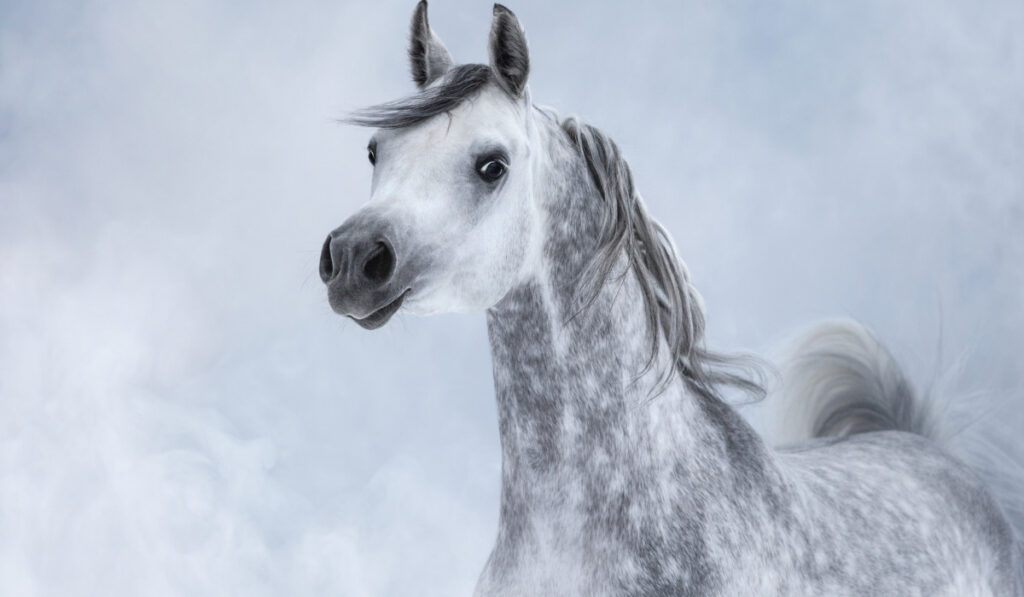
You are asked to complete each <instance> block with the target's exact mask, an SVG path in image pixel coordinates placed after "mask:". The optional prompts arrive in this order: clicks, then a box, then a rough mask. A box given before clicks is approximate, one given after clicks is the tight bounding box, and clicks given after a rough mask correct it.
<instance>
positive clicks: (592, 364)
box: [320, 1, 1024, 597]
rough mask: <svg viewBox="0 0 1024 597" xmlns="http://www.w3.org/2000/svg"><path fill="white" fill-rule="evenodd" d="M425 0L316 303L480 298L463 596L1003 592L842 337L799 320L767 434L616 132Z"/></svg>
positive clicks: (328, 246) (1018, 573)
mask: <svg viewBox="0 0 1024 597" xmlns="http://www.w3.org/2000/svg"><path fill="white" fill-rule="evenodd" d="M426 8H427V7H426V2H425V1H424V2H420V3H419V5H418V6H417V7H416V9H415V12H414V14H413V20H412V31H411V43H410V48H409V58H410V60H411V63H412V76H413V79H414V81H415V83H416V85H417V87H418V91H417V92H416V93H415V94H413V95H411V96H410V97H408V98H405V99H401V100H397V101H393V102H389V103H384V104H381V105H379V106H376V107H373V108H369V109H365V110H362V111H359V112H355V113H353V114H352V115H351V117H350V118H349V120H350V122H352V123H354V124H357V125H361V126H367V127H371V128H373V129H375V132H374V134H373V137H372V139H371V140H370V142H369V147H368V153H369V160H370V162H371V163H372V164H373V179H372V190H371V195H370V201H369V203H368V204H367V205H366V206H365V207H364V208H362V209H361V210H359V211H358V212H357V213H356V214H355V215H353V216H351V217H350V218H349V219H348V220H347V221H346V222H344V223H343V224H342V225H341V226H340V227H338V228H337V229H335V230H334V231H332V232H331V233H330V236H329V237H328V238H327V240H326V242H325V243H324V246H323V251H322V254H321V258H320V275H321V277H322V279H323V281H324V283H325V284H326V285H327V291H328V298H329V302H330V305H331V307H332V308H333V309H334V310H335V311H336V312H337V313H339V314H341V315H344V316H347V317H349V318H351V319H353V320H354V321H355V322H356V323H358V324H359V325H360V326H362V327H364V328H368V329H373V328H378V327H380V326H382V325H384V324H385V323H387V321H388V320H389V319H390V318H391V317H392V316H393V315H394V314H395V313H396V312H397V311H398V310H399V309H405V310H407V311H409V312H413V313H417V314H432V313H439V312H467V311H485V312H486V317H487V329H488V334H489V338H490V346H491V353H492V358H493V365H494V386H495V394H496V399H497V405H498V420H499V431H500V435H501V453H502V468H501V504H500V517H499V527H498V532H497V539H496V542H495V545H494V548H493V550H492V552H491V554H490V557H489V559H488V560H487V564H486V566H485V568H484V570H483V572H482V574H481V576H480V579H479V582H478V584H477V589H476V594H477V595H481V596H483V595H488V596H489V595H512V596H519V597H522V596H535V595H559V596H563V595H586V596H601V595H672V596H675V595H901V596H906V595H975V594H983V595H1024V550H1022V544H1021V542H1020V539H1019V537H1018V536H1017V535H1016V532H1018V531H1019V529H1018V531H1015V529H1014V525H1013V524H1012V523H1011V522H1010V518H1009V517H1008V515H1007V514H1006V512H1008V511H1009V508H1010V506H1011V504H1006V503H1003V504H1000V503H999V501H998V500H997V499H996V498H995V497H994V494H993V493H992V492H991V491H990V490H989V489H987V486H986V484H985V483H984V482H983V480H982V478H981V477H980V476H979V475H978V474H977V472H976V471H975V469H973V468H971V467H969V466H967V465H966V464H964V463H962V462H961V461H959V460H957V459H955V458H954V457H952V456H950V455H948V454H947V453H946V452H945V451H944V449H943V448H942V447H941V446H940V444H939V443H938V442H937V441H936V439H935V437H934V433H932V429H933V425H932V422H933V419H934V418H935V415H936V413H935V412H934V408H931V407H930V406H929V404H927V403H925V402H924V401H922V400H921V399H920V398H919V397H917V396H916V395H915V394H914V393H913V391H912V390H911V388H910V385H909V384H908V383H907V382H906V380H905V378H904V377H903V375H902V374H901V373H900V370H899V368H898V366H897V365H896V364H895V362H894V361H893V359H892V358H891V357H890V355H889V353H888V352H887V351H886V350H885V349H884V348H883V347H882V346H881V345H880V344H879V343H878V342H877V341H876V340H875V338H874V336H872V334H871V333H869V332H868V331H867V330H866V329H864V328H863V327H861V326H860V325H858V324H856V323H853V322H848V321H838V322H829V323H825V324H819V325H818V326H817V327H815V328H813V329H811V331H809V332H808V333H807V335H805V336H804V337H803V340H802V342H801V343H800V345H799V347H798V350H797V353H796V356H795V358H794V359H793V360H792V364H791V366H789V367H788V368H785V369H784V370H783V372H782V374H781V375H782V377H783V378H784V379H785V381H786V384H785V386H786V387H788V388H790V389H791V392H796V394H795V395H794V396H793V399H795V400H796V401H797V402H798V404H799V405H800V414H799V416H794V417H793V420H792V421H791V423H792V424H793V425H796V426H801V425H802V428H804V429H806V434H805V436H804V438H803V441H801V442H799V443H797V444H795V445H791V446H788V447H784V448H772V447H770V446H769V445H768V444H767V443H766V442H765V441H764V440H763V439H762V438H761V437H760V436H759V435H758V434H757V433H756V432H755V431H754V430H753V428H752V427H750V426H749V425H748V424H747V423H746V422H745V420H744V419H743V418H741V416H740V415H739V414H738V413H737V412H736V411H735V410H734V409H733V408H732V406H730V404H729V403H727V402H726V399H725V397H724V393H725V392H730V391H731V392H735V391H737V390H736V388H738V390H739V391H744V392H749V393H752V394H753V395H754V396H755V397H758V396H759V395H760V394H763V391H762V390H761V387H762V386H763V379H762V378H759V376H758V374H757V371H758V365H757V364H756V363H751V362H750V361H747V360H742V359H739V358H737V357H730V356H725V355H722V354H718V353H715V352H711V351H709V350H708V349H706V348H705V345H704V340H703V334H704V315H703V311H702V305H701V301H700V298H699V295H698V294H697V292H696V290H695V289H694V288H693V286H692V285H691V282H690V278H689V275H688V273H687V270H686V268H685V266H684V265H683V263H682V262H681V261H680V260H679V258H678V257H677V255H676V251H675V248H674V247H673V245H672V242H671V240H670V237H669V235H668V234H667V233H666V231H665V230H664V229H663V228H662V227H661V226H660V225H659V224H658V223H657V222H656V221H654V220H653V219H652V218H651V217H650V215H649V214H648V213H647V210H646V209H645V207H644V204H643V202H642V201H641V198H640V196H639V195H638V193H637V190H636V188H635V187H634V181H633V177H632V174H631V172H630V168H629V166H628V165H627V163H626V161H625V160H624V159H623V156H622V153H621V152H620V150H619V148H618V147H617V146H616V144H615V143H614V142H613V141H612V140H611V139H609V138H608V137H607V136H606V135H605V134H604V133H602V132H601V131H600V130H598V129H596V128H594V127H592V126H589V125H587V124H584V123H582V122H580V121H579V120H577V119H575V118H561V117H559V116H558V115H557V114H556V113H555V112H554V111H552V110H550V109H545V108H540V107H537V106H535V105H534V104H533V102H532V101H531V98H530V92H529V89H528V87H527V84H526V83H527V76H528V74H529V70H530V59H529V53H528V50H527V45H526V38H525V34H524V31H523V29H522V27H521V26H520V24H519V21H518V20H517V18H516V17H515V15H513V13H512V12H511V11H509V10H508V9H507V8H505V7H503V6H501V5H495V6H494V16H493V22H492V28H491V32H490V38H489V42H488V55H489V64H487V65H482V64H464V65H455V64H453V62H452V59H451V57H450V55H449V53H448V51H447V50H446V49H445V47H444V46H443V45H442V43H441V41H440V39H439V38H438V37H437V36H436V35H435V34H434V33H433V32H432V30H431V29H430V26H429V24H428V21H427V12H426Z"/></svg>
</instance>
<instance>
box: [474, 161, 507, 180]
mask: <svg viewBox="0 0 1024 597" xmlns="http://www.w3.org/2000/svg"><path fill="white" fill-rule="evenodd" d="M476 171H477V173H478V174H479V175H480V178H482V179H484V180H485V181H487V182H494V181H496V180H498V179H499V178H501V177H502V176H504V175H505V172H507V171H508V166H506V165H505V162H503V161H501V160H487V161H486V162H484V163H483V164H482V165H481V166H480V167H479V168H477V170H476Z"/></svg>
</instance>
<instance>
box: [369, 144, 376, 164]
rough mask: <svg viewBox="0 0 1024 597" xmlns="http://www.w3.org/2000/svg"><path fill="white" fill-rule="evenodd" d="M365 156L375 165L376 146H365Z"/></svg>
mask: <svg viewBox="0 0 1024 597" xmlns="http://www.w3.org/2000/svg"><path fill="white" fill-rule="evenodd" d="M366 157H368V158H369V159H370V164H371V165H374V166H376V165H377V148H376V147H372V146H371V147H367V148H366Z"/></svg>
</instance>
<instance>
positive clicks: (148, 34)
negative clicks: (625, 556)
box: [0, 0, 1024, 596]
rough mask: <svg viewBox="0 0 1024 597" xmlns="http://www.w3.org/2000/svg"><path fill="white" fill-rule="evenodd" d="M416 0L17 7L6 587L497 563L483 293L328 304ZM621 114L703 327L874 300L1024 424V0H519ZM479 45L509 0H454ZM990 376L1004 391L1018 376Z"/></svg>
mask: <svg viewBox="0 0 1024 597" xmlns="http://www.w3.org/2000/svg"><path fill="white" fill-rule="evenodd" d="M412 8H413V2H412V1H411V0H410V1H402V2H390V1H389V2H373V3H370V2H358V3H354V2H342V1H333V2H307V1H300V2H290V3H271V2H236V3H208V2H199V1H192V0H190V1H185V2H164V3H155V2H148V3H136V2H126V1H121V0H111V1H105V2H100V1H87V2H66V3H49V2H17V3H14V4H12V3H10V2H9V1H8V2H4V3H3V4H2V5H0V593H2V594H4V595H190V596H193V595H230V594H236V595H254V596H259V595H328V594H329V595H351V596H362V595H453V594H468V593H469V592H470V590H471V587H472V585H473V583H474V582H475V578H476V574H477V572H478V571H479V569H480V568H481V566H482V564H483V562H484V560H485V558H486V556H487V552H488V550H489V548H490V544H491V541H492V539H493V535H494V531H495V528H496V522H497V507H498V483H499V466H500V463H499V453H498V436H497V427H496V421H495V411H494V398H493V392H492V387H491V379H490V363H489V354H488V347H487V343H486V331H485V329H484V317H483V315H481V314H474V315H460V316H444V317H436V318H432V319H419V318H415V317H412V316H408V315H399V316H398V317H396V319H395V320H394V321H393V322H392V323H390V324H389V325H388V326H387V327H386V328H384V329H382V330H380V331H378V332H376V333H370V332H367V331H364V330H362V329H359V328H357V327H356V326H355V325H353V324H351V323H349V322H346V321H345V320H343V319H341V318H339V317H337V316H336V315H334V314H333V313H331V312H330V309H329V308H328V306H327V303H326V299H325V293H324V291H323V289H322V285H321V284H320V281H319V279H318V276H317V274H316V263H317V257H318V254H319V248H320V243H321V242H322V240H323V238H324V236H325V235H326V233H327V232H328V230H330V229H331V228H333V227H335V226H337V225H338V224H339V223H341V221H342V220H343V219H344V218H345V217H346V216H347V214H350V213H352V212H353V211H354V210H356V209H357V208H358V207H359V206H360V205H361V203H362V202H363V201H365V199H366V197H367V193H368V188H369V176H370V168H369V165H368V164H367V163H366V157H365V150H364V147H365V142H366V139H367V138H368V135H369V132H368V131H366V130H360V129H355V128H351V127H345V126H340V125H338V124H336V123H335V118H337V117H339V116H341V115H343V114H344V112H345V111H346V110H348V109H352V108H357V107H360V106H363V105H366V104H369V103H373V102H377V101H382V100H388V99H393V98H396V97H398V96H400V95H403V94H406V93H408V92H410V91H411V90H412V85H411V83H410V82H409V78H408V74H407V65H406V59H405V35H406V28H407V23H408V19H409V15H410V13H411V10H412ZM511 8H512V9H513V10H515V11H516V12H517V14H518V15H519V16H520V18H521V20H522V21H523V23H524V25H525V27H526V29H527V33H528V37H529V40H530V44H531V49H532V60H533V71H532V73H531V79H530V83H531V88H532V92H533V97H534V99H535V100H536V101H537V102H539V103H542V104H548V105H551V106H553V107H555V108H557V109H559V110H560V111H561V112H562V113H563V114H569V113H576V114H579V115H580V116H582V117H583V118H585V119H586V120H588V121H589V122H591V123H593V124H596V125H598V126H600V127H602V128H604V130H606V131H608V132H609V133H610V134H611V135H612V136H613V137H614V138H615V139H616V140H617V141H618V142H619V143H620V144H621V145H622V147H623V148H624V150H625V152H626V154H627V155H628V157H629V158H630V160H631V162H632V164H633V167H634V170H635V173H636V178H637V181H638V184H639V187H640V189H641V192H642V193H643V194H644V196H645V197H646V200H647V203H648V205H649V207H650V211H651V212H652V213H653V214H654V215H655V216H656V217H657V218H659V219H660V220H661V222H663V223H664V224H665V225H666V226H667V228H668V229H669V230H670V231H671V232H672V234H673V235H674V237H675V240H676V242H677V244H678V247H679V251H680V253H681V255H682V256H683V258H684V259H685V260H686V261H687V262H688V264H689V266H690V269H691V271H692V273H693V278H694V280H695V283H696V285H697V286H698V288H699V289H700V290H701V291H702V293H703V295H704V298H705V300H706V304H707V308H708V320H709V334H710V340H711V344H712V345H713V346H715V347H718V348H726V349H738V348H746V349H752V350H757V351H762V352H763V351H768V350H771V349H774V348H775V347H777V346H778V343H779V342H780V341H781V340H782V339H783V338H784V337H785V336H786V335H787V334H789V333H790V332H792V331H793V330H794V329H796V328H797V327H798V326H800V325H802V324H804V323H806V322H810V321H812V320H815V319H818V318H821V317H826V316H833V315H849V316H855V317H857V318H860V319H862V320H863V321H865V322H867V323H868V324H869V325H871V326H873V327H874V328H875V329H876V330H877V331H878V333H879V335H880V336H881V337H882V338H883V339H884V340H885V341H886V342H887V343H889V345H890V346H891V347H892V349H893V351H894V352H895V353H896V354H897V355H898V356H899V357H900V358H901V360H902V361H903V362H904V363H905V365H906V366H907V368H908V370H909V371H910V373H911V374H912V376H913V378H914V380H915V381H916V382H917V383H918V384H919V385H920V386H928V385H930V384H933V383H936V384H938V385H939V386H940V387H941V388H944V391H947V392H956V393H958V395H962V396H964V397H965V399H968V398H969V399H972V400H976V401H977V403H978V405H979V407H978V408H979V411H984V410H986V409H993V408H994V409H996V410H994V411H993V412H995V413H997V414H996V415H995V420H998V421H1001V422H1002V423H1005V424H1006V425H1007V428H1009V429H1011V430H1014V431H1024V420H1022V419H1024V417H1022V415H1021V413H1022V411H1024V409H1022V408H1021V406H1022V405H1024V374H1022V371H1021V367H1020V365H1019V363H1020V362H1021V354H1022V352H1024V267H1022V263H1024V177H1022V172H1024V108H1022V106H1024V42H1022V39H1024V38H1022V36H1021V31H1024V3H1021V2H1019V1H1017V0H1010V1H1005V2H999V1H992V2H987V1H982V2H937V1H931V0H928V1H926V0H919V1H911V2H901V3H898V4H894V3H890V2H880V1H879V2H856V3H854V2H842V3H839V2H816V1H812V0H804V1H792V2H789V1H787V2H775V3H764V2H754V1H751V2H723V3H705V2H686V3H678V2H672V3H668V2H666V3H661V4H656V3H644V2H634V3H595V2H592V1H579V2H563V3H557V4H555V3H552V2H549V1H539V0H538V1H533V0H530V1H526V0H524V1H520V2H514V3H512V4H511ZM431 20H432V23H433V24H434V27H435V29H436V30H437V32H438V33H439V34H440V36H441V37H442V38H443V39H444V40H445V41H446V43H447V44H448V47H449V49H450V50H451V52H452V54H453V55H454V56H455V57H456V59H457V60H460V61H482V60H484V58H485V56H486V54H485V42H486V38H487V31H488V26H489V20H490V5H489V4H487V3H484V2H468V1H464V2H455V1H445V0H437V1H436V2H434V3H433V5H432V6H431ZM992 405H996V406H992Z"/></svg>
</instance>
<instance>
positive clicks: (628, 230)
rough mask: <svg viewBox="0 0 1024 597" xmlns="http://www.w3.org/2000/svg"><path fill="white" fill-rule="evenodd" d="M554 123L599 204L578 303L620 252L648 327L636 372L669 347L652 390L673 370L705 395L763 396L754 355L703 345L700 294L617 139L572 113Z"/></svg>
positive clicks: (590, 294) (605, 277) (597, 286)
mask: <svg viewBox="0 0 1024 597" xmlns="http://www.w3.org/2000/svg"><path fill="white" fill-rule="evenodd" d="M560 126H561V129H562V131H564V132H565V134H566V135H567V136H568V138H569V139H570V141H571V142H572V145H573V146H574V147H575V149H576V151H577V152H578V153H579V155H580V156H581V158H582V159H583V162H584V164H585V166H586V169H587V171H588V173H589V175H590V178H591V180H592V181H593V183H594V185H595V187H596V188H597V191H598V193H599V194H600V196H601V199H602V206H601V208H602V209H603V210H605V213H604V214H603V222H604V224H603V227H602V230H601V238H600V240H599V243H598V245H597V246H598V248H597V251H596V253H595V254H594V256H593V258H592V259H591V260H590V263H589V265H588V266H587V267H586V268H585V270H584V272H583V274H582V275H581V278H580V281H579V283H578V286H577V301H578V304H579V309H580V310H583V309H586V308H588V307H589V306H590V304H591V303H592V302H593V301H594V299H595V298H596V297H597V294H598V293H599V292H600V290H601V288H602V287H603V286H604V285H605V284H606V283H607V282H608V281H609V278H610V277H611V273H612V271H613V269H614V268H615V265H616V262H617V260H618V259H619V255H620V254H625V256H626V260H627V262H628V264H629V266H630V267H631V268H632V269H633V271H634V272H635V273H636V280H637V283H638V284H639V287H640V292H641V295H642V296H643V302H644V315H645V318H646V320H647V324H648V325H647V328H648V330H649V331H650V337H649V339H648V342H649V351H650V352H649V355H650V356H649V358H648V360H647V363H646V365H645V367H644V369H643V371H641V373H646V372H647V371H649V370H650V369H651V368H652V367H654V365H655V363H656V362H657V357H658V353H659V350H660V347H661V340H662V339H664V341H665V343H666V345H667V347H668V351H669V355H668V356H669V359H668V360H669V363H670V365H669V366H667V367H665V369H664V370H663V371H659V372H658V383H656V384H655V386H654V388H655V390H654V393H655V395H656V394H657V393H660V392H661V391H663V390H664V389H665V388H666V387H667V385H668V384H669V383H670V382H671V381H672V379H673V377H674V376H675V375H679V376H680V377H681V378H682V379H683V381H684V382H685V383H686V384H687V386H689V387H690V389H691V390H693V391H695V392H697V393H698V394H700V395H702V396H704V397H706V398H711V399H718V398H720V387H721V386H731V387H734V388H737V389H739V390H742V391H744V392H746V393H748V394H750V395H751V396H752V397H753V398H754V399H755V400H757V399H760V398H762V397H763V396H764V393H765V392H764V389H763V377H764V375H763V371H762V369H761V367H760V365H759V364H758V363H757V362H756V360H754V359H752V358H750V357H744V356H733V355H722V354H718V353H714V352H711V351H708V350H707V349H706V348H705V346H704V312H703V309H702V307H701V300H700V295H699V294H698V292H697V290H696V288H694V286H693V285H692V284H691V282H690V275H689V272H688V271H687V269H686V266H685V265H684V264H683V262H682V261H681V260H680V259H679V257H678V255H677V254H676V250H675V246H674V245H673V243H672V239H671V237H670V236H669V234H668V232H666V231H665V229H664V228H663V227H662V226H661V225H660V224H659V223H658V222H657V221H655V220H654V219H653V218H651V217H650V215H649V214H648V213H647V210H646V208H645V207H644V203H643V200H642V199H641V198H640V195H639V193H638V192H637V191H636V187H635V185H634V183H633V173H632V171H631V169H630V167H629V164H628V163H627V161H626V159H625V158H624V157H623V155H622V152H621V151H620V149H619V147H618V145H617V144H616V143H615V142H614V141H613V140H612V139H611V138H610V137H608V136H607V135H606V134H604V133H603V132H602V131H600V130H599V129H597V128H595V127H593V126H590V125H588V124H585V123H582V122H580V121H579V120H578V119H577V118H575V117H569V118H566V119H564V120H561V121H560Z"/></svg>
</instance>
